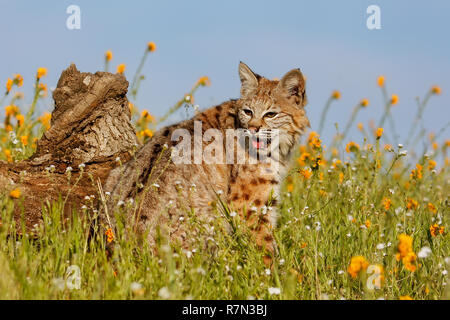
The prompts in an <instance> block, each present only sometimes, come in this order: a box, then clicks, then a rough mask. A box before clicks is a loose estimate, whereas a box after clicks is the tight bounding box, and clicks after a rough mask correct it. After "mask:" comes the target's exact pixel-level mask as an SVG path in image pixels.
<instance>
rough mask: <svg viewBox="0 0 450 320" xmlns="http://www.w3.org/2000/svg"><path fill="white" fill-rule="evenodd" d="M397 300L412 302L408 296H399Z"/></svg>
mask: <svg viewBox="0 0 450 320" xmlns="http://www.w3.org/2000/svg"><path fill="white" fill-rule="evenodd" d="M399 300H414V299H413V298H411V297H410V296H400V298H399Z"/></svg>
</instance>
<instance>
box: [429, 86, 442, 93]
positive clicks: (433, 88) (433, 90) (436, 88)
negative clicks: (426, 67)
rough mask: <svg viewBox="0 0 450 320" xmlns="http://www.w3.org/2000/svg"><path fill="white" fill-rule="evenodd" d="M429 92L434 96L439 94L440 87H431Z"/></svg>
mask: <svg viewBox="0 0 450 320" xmlns="http://www.w3.org/2000/svg"><path fill="white" fill-rule="evenodd" d="M431 92H432V93H434V94H441V92H442V90H441V87H439V86H433V87H431Z"/></svg>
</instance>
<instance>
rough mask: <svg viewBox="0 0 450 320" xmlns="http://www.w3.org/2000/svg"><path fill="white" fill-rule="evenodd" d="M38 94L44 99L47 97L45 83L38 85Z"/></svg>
mask: <svg viewBox="0 0 450 320" xmlns="http://www.w3.org/2000/svg"><path fill="white" fill-rule="evenodd" d="M38 89H39V92H40V93H42V95H43V96H44V97H45V96H47V85H46V84H45V83H39V87H38Z"/></svg>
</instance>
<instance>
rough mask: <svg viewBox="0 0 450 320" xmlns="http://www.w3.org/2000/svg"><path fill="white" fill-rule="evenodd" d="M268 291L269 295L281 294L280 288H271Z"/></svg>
mask: <svg viewBox="0 0 450 320" xmlns="http://www.w3.org/2000/svg"><path fill="white" fill-rule="evenodd" d="M267 290H269V294H275V295H279V294H281V289H280V288H274V287H269V288H267Z"/></svg>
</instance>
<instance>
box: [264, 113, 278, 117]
mask: <svg viewBox="0 0 450 320" xmlns="http://www.w3.org/2000/svg"><path fill="white" fill-rule="evenodd" d="M277 114H278V113H276V112H267V113H266V114H265V115H264V117H267V118H275V116H276V115H277Z"/></svg>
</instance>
